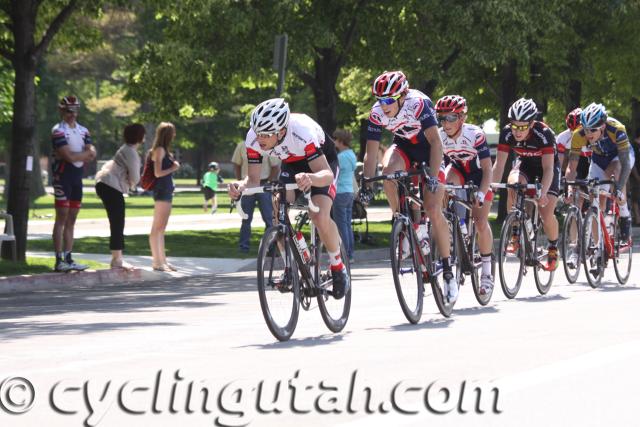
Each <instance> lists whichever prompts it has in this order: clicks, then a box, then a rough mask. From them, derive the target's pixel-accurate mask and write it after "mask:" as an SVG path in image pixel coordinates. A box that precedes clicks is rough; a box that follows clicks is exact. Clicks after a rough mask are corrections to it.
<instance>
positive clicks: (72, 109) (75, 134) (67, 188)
mask: <svg viewBox="0 0 640 427" xmlns="http://www.w3.org/2000/svg"><path fill="white" fill-rule="evenodd" d="M58 110H59V111H60V116H61V117H62V121H61V122H60V123H58V124H57V125H55V126H54V127H53V129H52V130H51V142H52V144H53V165H52V172H53V190H54V194H55V200H56V201H55V210H56V219H55V223H54V225H53V236H52V237H53V246H54V250H55V253H56V263H55V267H54V269H55V271H70V270H77V271H82V270H85V269H86V268H87V266H86V265H84V264H78V263H76V262H74V261H73V258H72V257H71V251H72V249H73V231H74V228H75V225H76V218H77V217H78V212H79V211H80V206H81V204H82V173H83V170H84V164H85V162H90V161H92V160H94V159H95V158H96V149H95V147H94V146H93V143H92V141H91V135H90V133H89V130H88V129H87V128H85V127H84V126H82V125H80V124H79V123H78V122H77V117H78V112H79V111H80V101H79V100H78V98H76V97H75V96H72V95H69V96H65V97H64V98H62V100H60V103H59V104H58Z"/></svg>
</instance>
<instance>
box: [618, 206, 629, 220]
mask: <svg viewBox="0 0 640 427" xmlns="http://www.w3.org/2000/svg"><path fill="white" fill-rule="evenodd" d="M620 216H621V217H623V218H628V217H630V216H631V212H629V205H628V204H627V203H625V204H624V205H620Z"/></svg>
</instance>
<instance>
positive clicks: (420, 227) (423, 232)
mask: <svg viewBox="0 0 640 427" xmlns="http://www.w3.org/2000/svg"><path fill="white" fill-rule="evenodd" d="M416 226H417V227H416V234H417V235H418V242H420V250H422V254H423V255H424V256H427V255H429V252H431V247H430V246H429V232H428V230H427V224H416Z"/></svg>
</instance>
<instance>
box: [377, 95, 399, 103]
mask: <svg viewBox="0 0 640 427" xmlns="http://www.w3.org/2000/svg"><path fill="white" fill-rule="evenodd" d="M401 96H402V95H396V96H384V97H379V98H378V102H380V104H383V105H391V104H393V103H394V102H396V101H397V100H398V99H400V97H401Z"/></svg>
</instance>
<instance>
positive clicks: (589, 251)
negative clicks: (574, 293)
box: [580, 210, 604, 289]
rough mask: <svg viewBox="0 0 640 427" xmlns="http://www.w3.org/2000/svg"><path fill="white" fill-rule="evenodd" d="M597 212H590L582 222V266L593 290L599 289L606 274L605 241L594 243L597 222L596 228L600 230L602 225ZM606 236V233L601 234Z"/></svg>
mask: <svg viewBox="0 0 640 427" xmlns="http://www.w3.org/2000/svg"><path fill="white" fill-rule="evenodd" d="M598 219H599V218H598V217H597V215H596V211H593V210H590V211H589V212H587V214H586V215H585V217H584V221H583V222H582V242H581V243H580V249H581V251H582V265H583V266H584V272H585V274H586V276H587V282H588V283H589V286H591V287H592V288H594V289H595V288H597V287H598V286H600V283H601V282H602V275H603V273H604V264H603V262H602V261H603V260H602V257H603V255H604V254H603V249H604V244H603V239H600V241H599V242H598V243H597V244H595V243H594V241H593V225H594V222H595V225H596V227H598V228H600V226H601V224H600V221H598ZM600 234H604V233H600Z"/></svg>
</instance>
